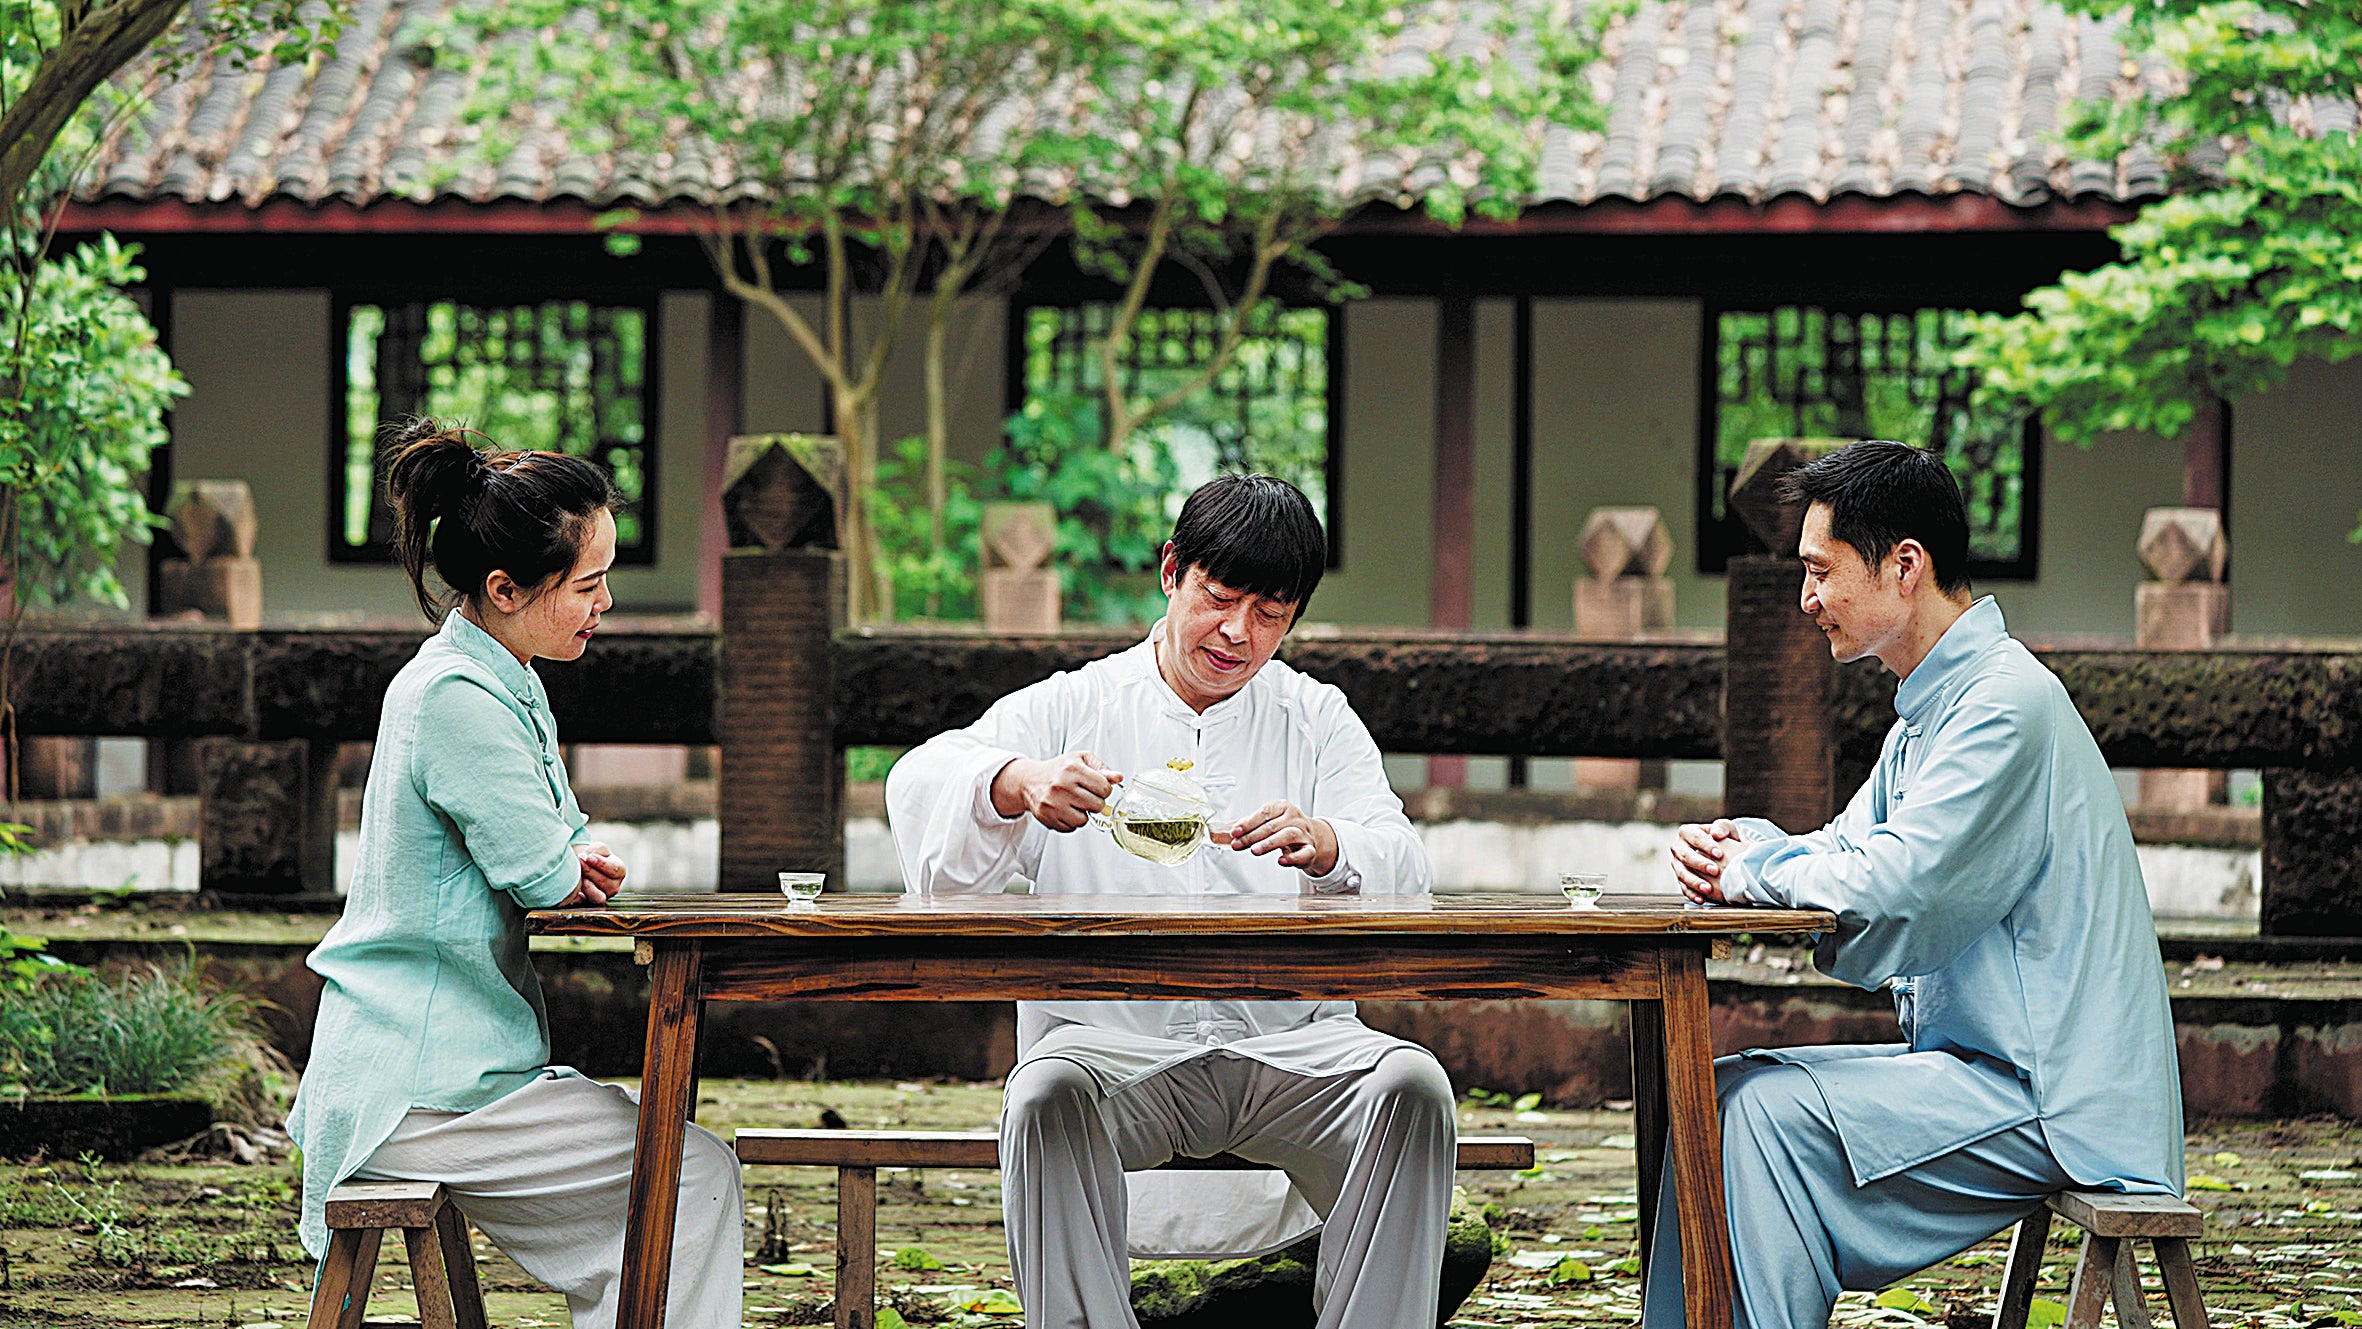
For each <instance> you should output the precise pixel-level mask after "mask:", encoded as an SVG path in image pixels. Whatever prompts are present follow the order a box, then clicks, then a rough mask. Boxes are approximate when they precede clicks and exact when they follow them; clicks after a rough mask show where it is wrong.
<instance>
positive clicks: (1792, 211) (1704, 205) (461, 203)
mask: <svg viewBox="0 0 2362 1329" xmlns="http://www.w3.org/2000/svg"><path fill="white" fill-rule="evenodd" d="M2139 206H2140V204H2139V202H2137V201H2127V200H2122V199H2113V198H2106V197H2100V196H2091V195H2087V196H2084V197H2081V198H2074V199H2057V200H2052V201H2049V202H2045V203H2040V204H2036V205H2033V206H2026V207H2020V206H2015V205H2012V204H2009V203H2006V202H2003V201H2002V200H2000V199H1997V198H1994V197H1992V196H1991V195H1988V194H1974V193H1956V194H1943V195H1928V194H1919V193H1902V194H1892V195H1885V196H1873V195H1867V194H1846V195H1840V196H1838V197H1835V198H1830V199H1825V200H1823V199H1814V198H1812V197H1809V196H1806V195H1801V194H1790V195H1785V196H1782V197H1779V198H1774V199H1770V200H1766V201H1762V202H1755V201H1750V200H1746V199H1741V198H1736V197H1731V196H1728V195H1725V196H1722V197H1718V198H1714V199H1710V200H1706V201H1704V202H1700V201H1698V200H1695V199H1690V198H1683V197H1678V196H1665V197H1658V198H1653V199H1649V200H1646V201H1642V202H1635V201H1632V200H1628V199H1622V198H1605V199H1599V200H1595V201H1593V202H1590V203H1582V204H1578V203H1575V202H1572V201H1556V202H1548V203H1541V204H1537V205H1535V206H1533V207H1530V208H1527V209H1526V210H1525V211H1524V212H1522V213H1521V214H1519V215H1518V216H1517V217H1515V218H1509V219H1498V220H1496V219H1491V218H1485V217H1471V218H1469V219H1468V220H1466V221H1465V222H1463V223H1462V224H1461V225H1460V226H1459V227H1458V228H1456V229H1455V228H1453V227H1450V226H1447V225H1445V224H1444V223H1442V222H1440V221H1437V220H1435V219H1433V218H1431V217H1429V216H1427V215H1426V214H1425V213H1423V212H1420V211H1416V210H1413V209H1404V208H1398V207H1394V206H1392V205H1389V204H1385V203H1371V204H1368V205H1365V206H1363V207H1361V208H1359V209H1357V210H1355V211H1354V212H1352V213H1350V214H1349V215H1348V216H1346V217H1345V219H1344V220H1343V221H1341V222H1339V223H1338V225H1337V226H1336V228H1335V230H1334V232H1333V233H1334V234H1338V235H1350V236H1401V237H1420V236H1429V237H1438V238H1440V237H1444V236H1450V235H1466V236H1487V237H1507V236H1555V235H1568V236H1573V235H1632V236H1670V235H1750V234H1751V235H1813V234H1818V235H1843V234H1860V235H1869V234H1886V235H1896V234H1919V233H1994V232H2087V231H2101V230H2105V229H2107V228H2108V227H2110V226H2114V225H2117V224H2119V223H2122V222H2125V221H2128V220H2130V219H2131V218H2132V216H2133V214H2134V213H2135V212H2136V211H2137V210H2138V209H2139ZM607 210H608V209H607V206H606V205H601V204H597V203H593V202H590V201H588V200H584V199H580V198H556V199H548V200H533V199H496V200H491V201H487V202H476V201H473V200H469V199H461V198H451V197H445V198H439V199H434V200H430V201H426V202H417V201H412V200H407V199H385V198H381V199H376V200H372V201H370V202H367V203H353V202H350V201H347V200H342V199H332V200H327V201H323V202H319V203H309V202H305V201H304V200H301V199H297V198H293V197H287V196H278V197H273V198H268V199H265V200H263V201H262V202H260V203H248V202H245V201H242V200H232V201H225V202H219V203H215V202H206V201H192V200H188V199H182V198H145V199H143V198H133V197H128V196H121V195H118V196H115V197H110V198H101V199H96V200H90V201H75V202H69V203H67V204H66V205H65V207H64V209H63V211H62V214H61V216H60V218H59V228H60V229H61V230H63V231H67V232H73V233H81V232H91V231H113V232H116V233H119V234H123V235H251V234H268V235H287V234H310V235H487V236H488V235H510V236H516V235H550V236H558V235H587V234H592V233H594V232H596V231H598V230H599V229H600V228H599V227H598V226H597V225H596V224H595V219H596V218H598V217H599V216H600V214H601V213H603V212H605V211H607ZM712 220H713V214H712V213H711V211H709V210H708V209H706V208H704V207H700V206H695V205H691V204H686V203H681V204H674V205H669V206H665V207H658V208H650V209H646V210H644V211H643V212H642V213H641V215H640V217H639V219H638V220H637V221H635V222H634V223H633V224H632V225H631V226H630V227H629V228H628V229H629V230H631V231H633V232H635V233H637V234H641V235H690V234H695V233H697V232H699V231H701V230H703V229H705V228H707V227H709V226H710V225H711V224H712Z"/></svg>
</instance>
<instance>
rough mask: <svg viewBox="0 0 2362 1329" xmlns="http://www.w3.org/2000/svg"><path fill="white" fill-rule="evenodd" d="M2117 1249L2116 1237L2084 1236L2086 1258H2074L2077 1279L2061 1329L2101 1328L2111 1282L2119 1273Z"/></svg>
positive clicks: (2069, 1297) (2068, 1300) (2070, 1294)
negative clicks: (2101, 1315)
mask: <svg viewBox="0 0 2362 1329" xmlns="http://www.w3.org/2000/svg"><path fill="white" fill-rule="evenodd" d="M2116 1250H2117V1239H2116V1238H2114V1237H2102V1236H2097V1235H2092V1234H2086V1235H2085V1236H2084V1238H2083V1258H2082V1259H2080V1260H2078V1261H2076V1262H2075V1282H2074V1284H2073V1286H2072V1287H2071V1288H2070V1289H2069V1290H2068V1292H2067V1319H2066V1323H2065V1324H2064V1325H2063V1326H2061V1329H2099V1324H2100V1312H2101V1311H2102V1310H2103V1309H2105V1308H2106V1307H2107V1304H2108V1283H2109V1280H2111V1279H2113V1278H2114V1277H2115V1276H2116Z"/></svg>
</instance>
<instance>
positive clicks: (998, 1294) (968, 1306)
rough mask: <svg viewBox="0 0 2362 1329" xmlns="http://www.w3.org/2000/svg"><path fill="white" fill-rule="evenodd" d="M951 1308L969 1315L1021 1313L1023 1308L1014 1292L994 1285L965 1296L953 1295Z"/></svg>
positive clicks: (1023, 1310) (1023, 1311)
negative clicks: (986, 1290) (983, 1290)
mask: <svg viewBox="0 0 2362 1329" xmlns="http://www.w3.org/2000/svg"><path fill="white" fill-rule="evenodd" d="M951 1309H953V1310H955V1311H965V1312H967V1313H968V1314H970V1315H1023V1314H1024V1313H1025V1308H1024V1307H1023V1306H1021V1305H1019V1304H1017V1297H1016V1294H1014V1293H1012V1292H1010V1291H1009V1290H1008V1289H1007V1288H1001V1287H996V1288H993V1289H991V1290H990V1291H988V1292H981V1293H977V1294H974V1295H971V1296H967V1297H958V1296H955V1297H954V1298H953V1299H952V1302H951Z"/></svg>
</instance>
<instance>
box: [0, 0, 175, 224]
mask: <svg viewBox="0 0 2362 1329" xmlns="http://www.w3.org/2000/svg"><path fill="white" fill-rule="evenodd" d="M187 4H188V0H115V3H112V4H106V5H100V6H96V7H95V8H92V9H88V10H85V11H83V14H82V17H81V19H80V21H79V22H74V23H72V24H71V26H69V27H68V28H67V29H66V31H65V32H64V33H63V34H62V35H61V39H60V40H59V42H58V44H57V46H56V47H55V48H53V49H52V50H51V51H50V52H49V53H48V54H47V55H46V56H44V57H43V58H42V60H41V63H40V65H39V66H38V67H37V68H35V69H34V71H33V77H32V80H31V81H30V82H28V83H27V84H26V85H25V87H24V89H23V91H21V92H20V93H18V95H17V98H16V100H15V101H14V102H13V103H11V104H10V105H9V107H8V113H7V114H6V115H5V116H0V207H5V208H7V209H8V210H9V211H10V212H11V213H13V212H15V211H16V209H17V208H18V207H19V206H21V205H22V204H23V203H24V201H25V199H24V193H25V189H26V187H27V186H28V185H30V184H31V183H32V180H33V173H34V172H35V171H37V170H39V169H40V167H41V159H42V158H43V157H46V156H48V155H49V147H50V145H51V144H52V143H55V142H56V141H57V136H58V134H59V133H60V132H61V131H63V130H64V129H65V127H66V124H67V123H68V122H69V121H71V120H72V119H73V118H74V113H75V112H76V111H79V110H81V109H82V103H84V102H86V101H88V100H89V99H90V94H91V93H92V92H93V91H95V90H96V89H97V88H98V85H99V84H101V83H104V82H106V81H107V80H108V79H109V78H111V77H113V76H114V74H115V72H116V71H117V70H119V69H121V68H123V66H125V65H127V64H129V63H130V62H131V61H132V60H133V59H134V58H136V57H137V56H138V55H139V53H140V52H142V51H144V50H146V49H147V48H148V45H149V44H150V43H151V42H153V41H155V40H156V38H158V37H160V36H162V35H163V34H164V30H165V29H166V28H168V27H170V26H172V20H173V19H174V18H176V17H177V16H178V15H179V14H180V11H181V10H182V9H184V8H186V7H187Z"/></svg>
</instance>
